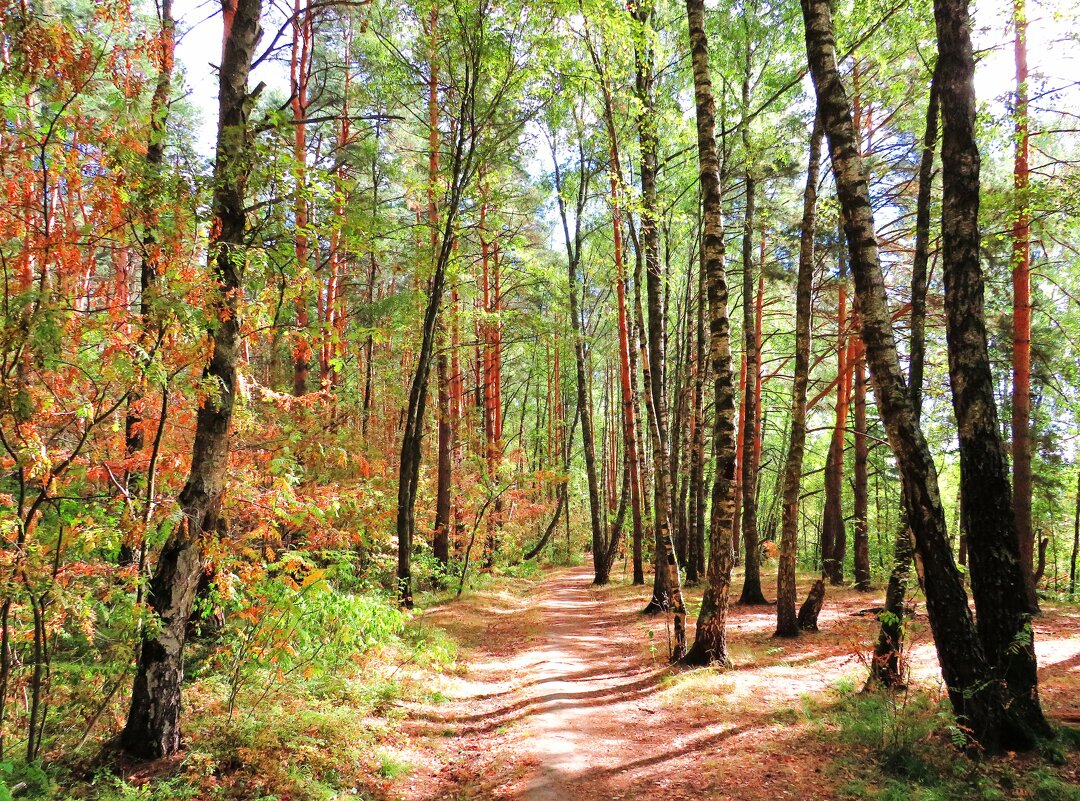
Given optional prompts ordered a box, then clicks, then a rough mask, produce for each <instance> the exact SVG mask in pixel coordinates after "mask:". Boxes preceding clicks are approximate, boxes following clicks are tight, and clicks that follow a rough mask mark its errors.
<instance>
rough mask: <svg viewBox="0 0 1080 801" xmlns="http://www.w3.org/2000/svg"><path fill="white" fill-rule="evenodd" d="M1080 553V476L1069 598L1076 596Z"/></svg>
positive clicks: (1078, 478)
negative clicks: (1078, 556)
mask: <svg viewBox="0 0 1080 801" xmlns="http://www.w3.org/2000/svg"><path fill="white" fill-rule="evenodd" d="M1078 552H1080V474H1077V476H1076V511H1075V513H1074V516H1073V545H1072V556H1071V557H1070V558H1069V596H1070V597H1071V596H1073V595H1075V594H1076V559H1077V555H1078Z"/></svg>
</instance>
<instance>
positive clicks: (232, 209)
mask: <svg viewBox="0 0 1080 801" xmlns="http://www.w3.org/2000/svg"><path fill="white" fill-rule="evenodd" d="M261 10H262V3H261V0H236V1H235V3H232V2H223V3H222V14H223V16H224V20H225V33H224V38H223V42H222V49H221V68H220V70H219V83H218V87H219V89H218V135H217V155H216V160H215V163H214V191H213V213H214V220H215V225H214V230H215V236H214V238H213V240H212V242H211V245H210V251H209V252H210V271H211V274H212V276H213V280H214V282H215V284H216V291H215V297H214V302H213V306H212V309H213V311H214V312H215V315H216V316H215V317H213V318H211V319H212V326H211V328H210V331H209V335H210V342H211V347H212V353H211V356H210V359H209V361H208V362H207V364H206V366H205V368H204V369H203V384H204V386H205V387H206V390H205V391H206V392H207V397H206V398H205V399H204V400H203V402H202V404H201V405H200V406H199V411H198V415H197V418H196V424H195V441H194V445H193V447H192V455H191V471H190V473H189V475H188V480H187V483H186V484H185V485H184V489H183V491H182V492H181V493H180V498H179V502H180V508H181V510H182V511H183V515H184V516H183V520H182V521H181V523H180V525H179V526H177V527H176V529H175V530H174V531H173V533H172V535H171V536H170V538H169V540H168V542H166V543H165V547H164V548H163V550H162V552H161V554H160V555H159V556H158V561H157V565H156V566H155V568H154V575H153V579H152V580H151V582H150V593H149V602H150V608H151V609H152V610H153V612H154V614H155V615H156V616H157V618H158V619H159V621H160V624H159V626H158V627H157V628H156V629H153V630H150V631H148V633H147V635H146V636H145V637H144V638H143V641H142V647H141V649H140V651H139V659H138V665H137V668H136V673H135V684H134V688H133V690H132V694H131V706H130V708H129V710H128V717H127V723H126V725H125V726H124V731H123V733H122V734H121V736H120V741H121V744H122V745H123V747H124V750H126V751H127V752H128V753H131V754H133V755H135V756H140V757H147V758H155V757H162V756H168V755H170V754H173V753H175V752H176V751H177V749H178V748H179V747H180V709H181V704H180V696H181V688H182V685H183V679H184V641H185V637H186V630H187V625H188V618H190V617H191V610H192V607H193V605H194V603H195V592H196V590H197V588H198V580H199V575H200V573H201V572H202V568H203V546H204V539H205V538H207V537H212V536H214V535H216V533H217V531H218V526H219V523H220V518H219V513H220V508H221V496H222V492H223V491H224V488H225V472H226V469H227V466H228V459H229V427H230V424H231V423H232V416H233V409H234V405H235V393H236V368H237V359H238V356H239V354H238V348H239V344H240V342H239V340H240V319H239V315H240V295H241V293H242V291H243V275H244V264H245V262H246V260H247V258H248V254H247V240H246V234H247V231H246V228H247V213H246V209H247V202H246V199H245V190H246V179H247V176H248V171H249V169H250V163H251V158H252V151H251V135H250V132H249V130H248V118H249V115H250V113H251V107H252V104H253V102H254V100H255V98H256V97H257V95H258V92H259V89H258V88H257V89H256V90H255V92H254V93H252V92H249V91H248V73H249V72H250V70H251V62H252V59H253V58H254V57H255V47H256V45H257V44H258V41H259V37H260V35H261V29H260V27H259V15H260V12H261Z"/></svg>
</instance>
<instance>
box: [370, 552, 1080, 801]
mask: <svg viewBox="0 0 1080 801" xmlns="http://www.w3.org/2000/svg"><path fill="white" fill-rule="evenodd" d="M590 580H591V572H590V571H589V570H588V569H587V568H575V569H569V570H559V571H554V572H552V573H549V574H547V576H546V577H545V578H544V580H543V581H541V582H538V583H536V584H534V585H533V588H532V591H531V592H530V593H529V594H528V595H526V596H524V597H523V596H521V595H511V594H508V593H497V592H493V593H488V594H483V593H481V594H478V595H477V596H475V597H474V598H471V599H469V600H467V601H463V602H461V603H459V604H448V605H447V606H445V607H442V608H439V609H433V610H429V611H428V612H427V613H425V615H424V618H423V619H424V621H425V623H427V624H430V625H437V626H440V627H444V628H446V629H448V630H449V631H450V632H452V633H453V634H454V636H455V637H457V638H458V639H460V640H461V641H462V643H463V647H464V650H465V655H466V656H467V660H466V662H467V669H466V670H464V671H463V672H462V673H461V674H459V675H456V676H449V677H446V679H445V681H444V682H443V685H442V686H441V687H439V688H437V689H436V690H434V691H433V695H432V699H433V702H432V703H429V704H425V705H422V706H415V707H412V708H410V709H409V710H408V712H407V718H406V720H405V721H403V726H402V731H403V733H404V735H405V739H406V742H405V743H403V744H402V750H403V752H404V757H405V759H406V760H407V761H408V763H409V764H410V765H411V770H410V772H409V773H408V775H407V776H405V777H403V778H402V780H401V781H400V782H399V783H396V787H395V788H394V793H393V794H392V795H391V796H389V797H391V798H401V799H405V800H406V801H464V800H465V799H475V800H476V801H504V800H505V801H510V799H513V800H514V801H576V800H577V799H597V800H598V801H599V800H600V799H604V800H605V801H606V800H609V799H610V800H612V801H614V800H615V799H645V798H652V797H663V798H665V799H682V798H687V799H689V798H694V799H699V798H704V799H717V800H718V801H721V800H724V799H739V801H764V800H765V799H768V801H777V800H778V799H785V798H798V799H801V800H802V801H813V800H814V799H831V798H835V797H836V790H835V787H836V785H837V783H838V782H841V781H842V779H843V777H842V776H836V775H833V774H831V773H830V771H829V765H830V762H831V761H832V758H833V757H834V756H836V749H837V748H838V746H836V745H834V744H832V740H831V739H830V738H825V737H821V736H815V735H820V730H819V731H817V732H812V731H811V729H812V728H813V727H814V726H815V725H820V723H811V722H810V720H809V718H812V716H808V715H807V714H805V712H804V706H805V704H807V703H811V704H813V703H815V702H816V701H817V700H821V701H826V700H828V698H827V693H828V692H830V691H831V690H830V688H832V687H834V686H835V685H836V683H837V682H838V681H841V680H842V679H844V678H845V677H850V678H851V680H852V681H859V680H861V677H862V676H864V675H865V668H864V667H863V666H862V665H861V664H860V662H859V660H858V658H857V657H855V656H853V654H855V653H857V652H858V650H859V649H860V648H861V647H862V646H863V645H864V644H865V643H866V642H869V636H868V635H869V634H870V629H871V628H872V627H873V625H874V622H873V618H872V617H868V616H866V615H863V614H860V611H861V610H863V609H865V608H866V607H869V606H872V605H874V604H876V603H879V602H880V601H879V599H876V598H874V597H873V596H870V597H868V596H866V595H859V594H857V593H854V592H853V591H846V592H842V593H834V594H833V595H832V596H831V597H830V599H829V602H828V603H827V606H826V611H825V612H824V613H823V615H822V626H823V629H824V631H823V633H822V634H817V635H811V636H804V637H801V638H799V639H797V640H794V641H776V640H773V639H772V638H771V636H770V635H771V633H772V627H773V621H774V617H773V616H774V609H773V608H772V607H749V608H747V607H735V608H734V609H733V612H732V617H731V619H730V629H729V637H730V640H731V650H732V655H733V657H734V659H735V662H736V664H735V667H734V668H733V669H731V670H727V671H723V672H720V671H715V670H698V671H677V670H672V669H671V668H669V667H668V666H667V665H666V655H667V644H666V626H665V621H664V619H663V618H655V617H654V618H647V617H643V616H642V615H641V614H640V608H641V607H642V606H643V605H644V599H645V598H646V597H647V591H646V590H643V588H641V587H629V586H626V585H614V586H611V587H605V588H603V589H597V588H594V587H591V586H590V583H589V582H590ZM800 592H803V590H802V589H800ZM690 600H691V602H692V603H693V602H694V596H693V595H691V598H690ZM692 611H693V609H692ZM1073 622H1075V621H1073ZM917 629H918V626H916V630H917ZM692 634H693V632H692V631H691V632H690V635H691V636H692ZM914 636H915V641H914V643H913V649H912V657H913V660H914V661H916V662H917V663H918V664H917V669H918V672H919V673H921V674H923V675H925V676H926V677H928V678H930V679H931V680H932V677H933V676H934V675H935V674H934V669H935V665H934V663H933V653H932V649H931V647H930V646H929V645H928V643H927V642H926V635H925V634H924V635H921V638H920V635H919V634H918V633H917V632H916V634H915V635H914ZM920 641H921V644H920ZM1047 647H1052V648H1056V651H1054V652H1053V655H1052V659H1051V661H1050V662H1047V661H1046V660H1045V659H1044V664H1046V665H1047V670H1048V671H1049V674H1050V675H1051V676H1053V675H1058V674H1060V675H1064V674H1068V676H1069V677H1071V678H1072V679H1073V680H1075V679H1076V676H1075V675H1074V674H1075V673H1076V670H1075V669H1074V667H1075V665H1076V662H1077V657H1078V655H1080V639H1076V638H1072V637H1068V638H1065V639H1061V640H1055V641H1052V642H1050V641H1048V642H1047ZM1040 651H1042V648H1040ZM1048 655H1049V654H1048ZM1055 665H1056V667H1055ZM1055 671H1056V672H1055ZM1044 687H1045V683H1044ZM1063 689H1064V688H1063ZM1044 695H1046V696H1047V700H1049V699H1050V698H1053V697H1054V695H1055V692H1054V687H1052V686H1051V687H1046V691H1045V693H1044ZM1062 711H1064V712H1065V713H1066V716H1067V715H1068V711H1067V710H1062Z"/></svg>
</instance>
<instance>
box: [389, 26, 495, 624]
mask: <svg viewBox="0 0 1080 801" xmlns="http://www.w3.org/2000/svg"><path fill="white" fill-rule="evenodd" d="M465 56H466V59H467V61H468V66H469V70H467V71H466V73H465V74H466V76H467V77H466V80H465V82H464V84H463V85H461V86H460V88H459V90H458V93H457V98H456V105H457V107H458V112H459V115H460V118H464V119H469V118H471V117H472V115H473V114H475V111H476V103H477V91H478V85H479V82H480V81H482V80H484V77H485V76H484V74H483V72H482V70H481V69H480V62H479V56H478V51H477V50H476V49H474V48H472V47H469V49H468V50H467V51H466V54H465ZM481 134H482V131H480V130H478V129H477V127H475V126H468V125H457V126H452V127H451V135H450V137H449V147H448V148H447V150H446V152H447V154H448V156H449V159H448V162H449V163H448V164H447V167H446V171H445V173H446V174H445V178H446V190H445V192H444V196H445V198H446V201H445V203H444V204H443V210H442V214H441V220H440V222H439V228H440V233H439V240H438V248H437V253H436V256H435V268H434V271H433V274H432V276H431V281H430V283H429V285H428V297H427V304H426V307H425V309H424V316H423V325H422V328H421V332H420V350H419V352H418V353H417V354H416V357H415V359H414V360H413V362H412V364H413V373H412V378H411V379H410V380H409V394H408V401H407V405H406V407H405V410H404V421H403V422H404V424H403V426H402V437H401V456H400V459H399V462H398V498H397V521H396V530H397V546H398V564H397V585H398V600H399V603H400V604H401V605H402V606H403V607H405V608H410V607H412V603H413V599H412V549H413V536H414V534H415V531H416V494H417V488H418V485H419V481H420V461H421V458H422V445H423V439H424V420H425V412H426V409H427V394H428V380H429V378H430V376H431V367H432V361H433V360H434V355H435V345H436V340H437V337H438V330H439V317H440V312H441V309H442V299H443V290H444V289H445V286H446V270H447V266H448V264H449V263H450V259H451V256H452V253H453V251H454V243H455V242H456V239H457V237H456V236H455V235H454V230H455V225H456V223H457V216H458V213H459V212H460V209H461V207H462V203H463V199H464V195H465V191H466V189H467V188H468V186H469V185H470V183H471V182H472V179H473V177H474V176H475V174H476V166H477V160H476V148H477V143H478V138H479V137H480V136H481Z"/></svg>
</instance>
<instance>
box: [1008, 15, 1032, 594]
mask: <svg viewBox="0 0 1080 801" xmlns="http://www.w3.org/2000/svg"><path fill="white" fill-rule="evenodd" d="M1027 25H1028V21H1027V3H1026V0H1013V29H1014V31H1015V39H1014V47H1013V52H1014V56H1015V63H1016V103H1015V105H1014V106H1013V119H1014V120H1015V121H1016V138H1015V143H1016V158H1015V161H1014V164H1013V188H1014V190H1015V193H1016V198H1015V204H1016V208H1015V212H1014V213H1015V215H1016V216H1015V218H1014V219H1013V226H1012V280H1013V341H1012V362H1013V364H1012V368H1013V385H1012V470H1013V515H1014V517H1015V519H1016V537H1017V539H1018V540H1019V543H1020V569H1021V571H1023V576H1024V593H1025V597H1026V598H1027V603H1028V611H1030V612H1032V613H1034V614H1037V613H1038V611H1039V598H1038V596H1037V595H1036V594H1035V584H1036V582H1035V580H1034V578H1033V575H1032V572H1031V571H1032V559H1033V557H1034V549H1035V535H1034V533H1033V531H1032V525H1031V493H1032V475H1031V211H1030V209H1029V208H1028V204H1029V202H1030V198H1029V196H1028V181H1029V169H1028V150H1029V146H1028V139H1029V136H1028V66H1027Z"/></svg>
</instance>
